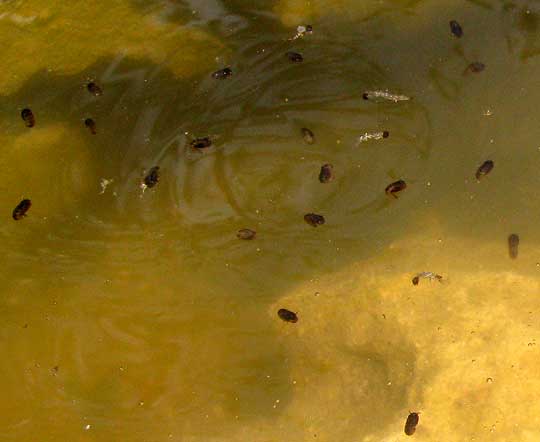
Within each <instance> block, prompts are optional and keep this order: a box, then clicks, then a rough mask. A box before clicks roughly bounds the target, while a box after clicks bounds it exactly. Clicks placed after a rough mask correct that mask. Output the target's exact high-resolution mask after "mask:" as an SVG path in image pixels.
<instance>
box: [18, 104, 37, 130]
mask: <svg viewBox="0 0 540 442" xmlns="http://www.w3.org/2000/svg"><path fill="white" fill-rule="evenodd" d="M21 118H22V119H23V121H24V123H25V124H26V127H34V126H35V125H36V118H35V117H34V114H33V112H32V111H31V110H30V109H28V108H25V109H23V110H22V111H21Z"/></svg>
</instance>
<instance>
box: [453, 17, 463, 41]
mask: <svg viewBox="0 0 540 442" xmlns="http://www.w3.org/2000/svg"><path fill="white" fill-rule="evenodd" d="M450 31H451V32H452V34H454V36H455V37H457V38H461V37H463V28H462V27H461V25H460V24H459V23H458V22H457V21H456V20H451V21H450Z"/></svg>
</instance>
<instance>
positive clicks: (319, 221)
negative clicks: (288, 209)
mask: <svg viewBox="0 0 540 442" xmlns="http://www.w3.org/2000/svg"><path fill="white" fill-rule="evenodd" d="M304 221H305V222H306V223H308V224H309V225H310V226H313V227H317V226H322V225H323V224H324V223H325V219H324V216H322V215H317V214H316V213H307V214H306V215H304Z"/></svg>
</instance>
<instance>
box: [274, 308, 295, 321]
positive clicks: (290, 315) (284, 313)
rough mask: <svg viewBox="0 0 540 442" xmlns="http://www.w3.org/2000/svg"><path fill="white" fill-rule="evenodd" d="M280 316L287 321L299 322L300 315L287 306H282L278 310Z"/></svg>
mask: <svg viewBox="0 0 540 442" xmlns="http://www.w3.org/2000/svg"><path fill="white" fill-rule="evenodd" d="M277 314H278V316H279V317H280V318H281V319H283V320H284V321H285V322H293V323H294V322H298V315H297V314H296V313H294V312H291V311H290V310H287V309H286V308H280V309H279V310H278V312H277Z"/></svg>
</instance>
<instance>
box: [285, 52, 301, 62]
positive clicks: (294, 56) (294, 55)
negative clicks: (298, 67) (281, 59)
mask: <svg viewBox="0 0 540 442" xmlns="http://www.w3.org/2000/svg"><path fill="white" fill-rule="evenodd" d="M285 55H286V56H287V58H288V59H289V61H292V62H293V63H301V62H303V61H304V57H302V54H299V53H298V52H287V53H286V54H285Z"/></svg>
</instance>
